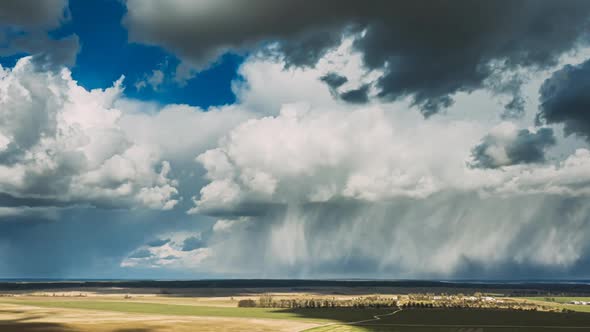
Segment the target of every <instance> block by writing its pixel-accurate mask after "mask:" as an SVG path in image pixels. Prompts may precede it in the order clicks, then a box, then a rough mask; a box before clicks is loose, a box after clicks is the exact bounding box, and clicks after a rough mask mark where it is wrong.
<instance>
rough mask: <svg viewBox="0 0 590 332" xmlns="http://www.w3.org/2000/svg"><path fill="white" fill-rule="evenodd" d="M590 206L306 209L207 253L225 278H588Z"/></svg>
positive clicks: (475, 200) (244, 231)
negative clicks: (239, 274) (227, 272)
mask: <svg viewBox="0 0 590 332" xmlns="http://www.w3.org/2000/svg"><path fill="white" fill-rule="evenodd" d="M586 200H587V199H586V198H583V197H582V198H564V197H560V196H559V195H544V194H543V195H522V196H517V197H510V198H501V197H480V196H478V195H474V194H472V193H466V194H460V195H456V194H440V195H439V194H437V195H433V196H431V197H430V198H429V199H427V200H420V201H419V202H418V201H416V200H412V199H398V200H393V201H389V202H384V203H368V202H365V203H362V202H358V201H357V202H349V201H343V202H325V203H317V204H306V205H305V206H301V207H296V206H292V207H291V208H290V209H286V210H285V211H284V212H282V213H277V214H272V215H267V216H265V217H261V218H256V219H255V220H253V222H248V223H242V224H239V225H236V228H235V229H233V230H232V232H231V233H229V234H228V235H227V237H223V238H220V240H221V241H219V242H217V243H216V242H215V239H213V240H210V241H209V247H210V248H212V249H213V250H214V252H215V254H216V255H218V257H223V260H222V261H219V262H217V263H218V264H220V265H221V266H222V267H223V268H225V269H229V270H230V271H231V270H232V269H236V270H238V271H240V272H243V273H254V275H260V274H261V273H263V274H264V275H267V276H272V277H297V278H313V277H315V278H318V277H331V276H337V277H340V278H342V277H360V278H362V277H371V278H376V277H378V278H381V277H383V278H392V276H393V277H396V278H404V277H408V276H409V277H411V278H440V277H446V278H466V277H480V278H482V277H484V278H485V277H487V278H491V277H494V278H515V277H517V276H518V277H520V276H523V277H532V276H534V277H535V278H543V277H548V276H556V277H564V276H573V275H576V276H583V275H584V274H587V273H588V271H589V265H587V262H588V259H590V246H588V245H587V244H586V241H584V239H585V238H586V236H587V232H588V231H587V230H588V228H587V227H588V226H589V223H590V219H588V218H587V217H588V216H589V214H590V209H589V207H588V204H586ZM523 206H526V207H527V209H523V208H522V207H523ZM465 234H469V236H465ZM268 252H272V253H273V255H256V254H255V255H253V254H252V253H268ZM490 259H493V264H490ZM416 262H420V263H419V264H416ZM572 271H576V272H575V274H574V273H573V272H572Z"/></svg>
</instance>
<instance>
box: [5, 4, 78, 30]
mask: <svg viewBox="0 0 590 332" xmlns="http://www.w3.org/2000/svg"><path fill="white" fill-rule="evenodd" d="M67 6H68V0H46V1H36V0H5V1H2V3H1V4H0V23H2V24H3V25H12V26H19V27H42V28H54V27H57V26H58V25H59V24H61V22H62V21H64V20H65V19H66V11H67Z"/></svg>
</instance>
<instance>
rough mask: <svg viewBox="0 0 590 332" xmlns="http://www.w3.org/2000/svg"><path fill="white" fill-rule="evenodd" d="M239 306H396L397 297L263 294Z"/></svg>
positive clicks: (294, 307)
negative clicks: (282, 295) (282, 297)
mask: <svg viewBox="0 0 590 332" xmlns="http://www.w3.org/2000/svg"><path fill="white" fill-rule="evenodd" d="M238 307H249V308H253V307H257V308H286V309H296V308H297V309H298V308H357V309H364V308H394V307H397V299H395V298H387V297H381V296H367V297H358V298H353V299H336V298H303V297H302V298H296V299H276V298H274V297H273V296H272V295H262V296H260V298H259V299H258V301H256V300H252V299H245V300H240V301H239V302H238Z"/></svg>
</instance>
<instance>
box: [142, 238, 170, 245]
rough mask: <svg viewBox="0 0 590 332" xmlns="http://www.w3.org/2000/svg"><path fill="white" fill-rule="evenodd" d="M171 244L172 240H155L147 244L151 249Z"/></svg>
mask: <svg viewBox="0 0 590 332" xmlns="http://www.w3.org/2000/svg"><path fill="white" fill-rule="evenodd" d="M168 242H170V239H155V240H152V241H150V242H148V243H147V245H148V246H149V247H161V246H163V245H165V244H167V243H168Z"/></svg>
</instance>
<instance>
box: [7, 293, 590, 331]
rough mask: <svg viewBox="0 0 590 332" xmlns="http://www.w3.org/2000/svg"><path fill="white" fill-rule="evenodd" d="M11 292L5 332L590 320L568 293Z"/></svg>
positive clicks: (436, 327)
mask: <svg viewBox="0 0 590 332" xmlns="http://www.w3.org/2000/svg"><path fill="white" fill-rule="evenodd" d="M52 286H53V285H52ZM58 286H59V285H58ZM117 286H120V285H117ZM143 286H144V285H143ZM183 286H184V285H183ZM14 288H15V289H12V290H4V291H3V292H0V331H2V332H5V331H6V332H12V331H15V332H16V331H18V332H40V331H43V332H73V331H91V332H130V331H135V332H167V331H168V332H169V331H180V332H184V331H187V332H188V331H205V332H207V331H254V332H266V331H285V332H287V331H292V332H295V331H307V332H324V331H331V332H362V331H365V332H373V331H375V332H380V331H381V332H389V331H396V332H422V331H441V332H447V331H448V332H451V331H453V332H458V331H462V332H466V331H477V332H480V331H498V332H500V331H516V332H528V331H549V332H552V331H565V330H576V331H590V313H584V312H574V311H570V310H577V309H580V310H577V311H584V310H583V309H586V308H587V307H588V306H571V305H568V304H565V303H566V302H569V301H571V300H572V299H576V300H580V299H583V297H581V296H574V295H575V294H574V293H572V294H570V295H571V296H570V295H568V296H555V297H553V296H551V297H549V296H546V297H543V296H536V297H535V296H533V297H518V296H508V295H512V294H511V293H512V292H513V291H512V290H509V291H506V290H501V289H500V290H497V289H491V290H487V292H485V293H482V292H480V291H478V290H477V289H476V288H459V289H451V288H448V287H447V288H433V287H430V288H429V287H424V286H420V287H401V288H393V287H391V288H386V287H384V288H379V287H365V286H363V287H350V286H347V287H342V286H338V287H318V286H315V287H268V288H265V287H230V288H216V287H194V288H184V287H182V288H153V287H137V288H134V287H113V286H112V285H111V287H79V288H75V287H62V288H60V287H54V288H47V289H44V288H42V287H40V285H25V284H19V285H16V286H15V287H14ZM25 288H31V289H25ZM482 289H483V287H482ZM484 290H485V289H484ZM241 304H247V305H248V307H244V306H242V305H241ZM572 307H580V308H573V309H572ZM563 309H566V310H563Z"/></svg>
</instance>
